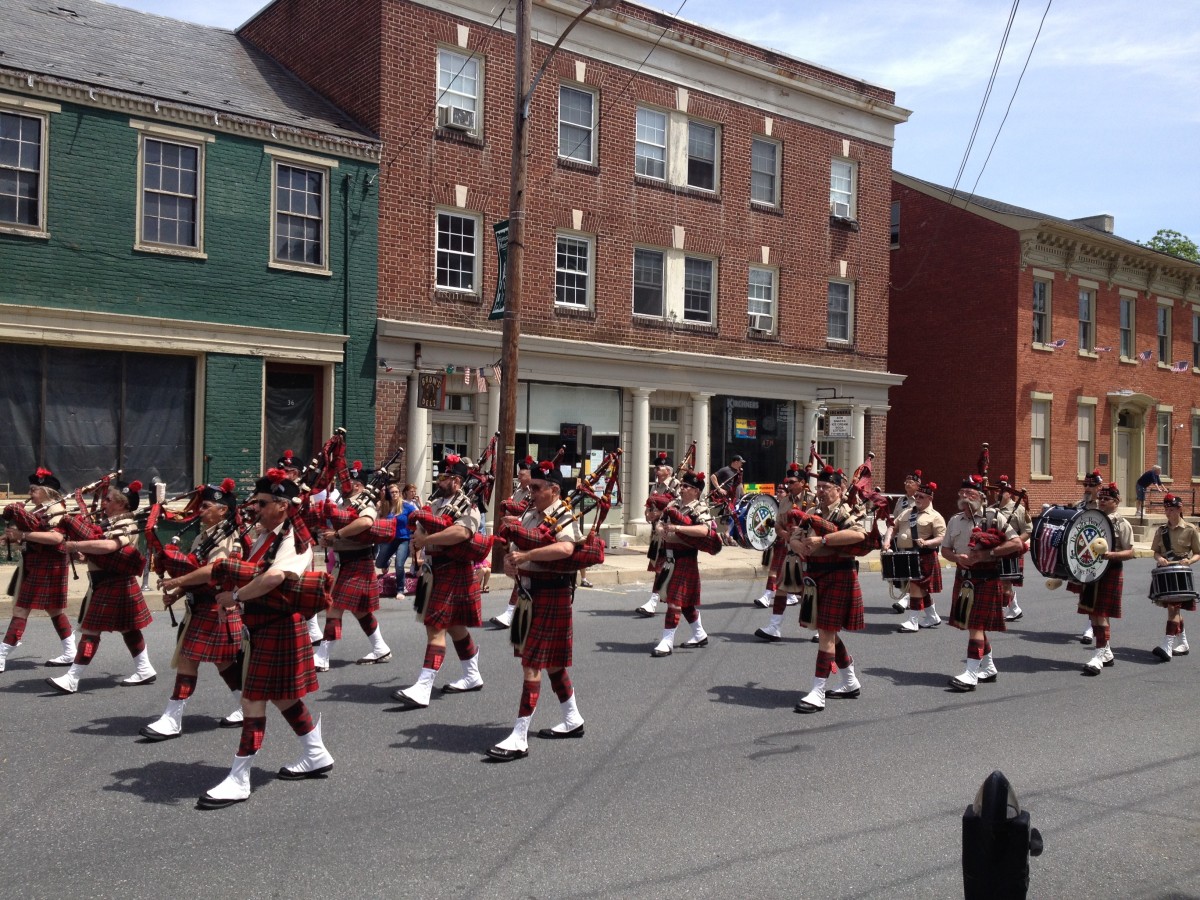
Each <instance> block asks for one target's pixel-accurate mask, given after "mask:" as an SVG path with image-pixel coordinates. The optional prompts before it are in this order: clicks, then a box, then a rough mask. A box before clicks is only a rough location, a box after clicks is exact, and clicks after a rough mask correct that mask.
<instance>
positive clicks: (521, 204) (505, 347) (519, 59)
mask: <svg viewBox="0 0 1200 900" xmlns="http://www.w3.org/2000/svg"><path fill="white" fill-rule="evenodd" d="M619 2H620V0H589V2H588V4H587V5H586V6H584V8H583V9H582V10H580V11H579V14H578V15H577V16H575V18H574V19H572V20H571V21H570V23H569V24H568V25H567V27H566V28H565V29H563V33H562V34H561V35H559V37H558V40H557V41H555V42H554V46H553V47H551V48H550V52H549V53H548V54H546V58H545V60H543V61H542V65H541V67H540V68H539V69H538V70H537V74H536V75H534V76H533V77H532V78H530V68H531V61H530V57H531V55H532V40H531V36H530V24H529V22H530V19H531V18H532V14H533V0H517V19H516V51H515V54H514V58H513V69H514V78H513V83H514V100H515V103H514V108H513V137H512V178H511V181H510V187H509V193H508V210H509V212H508V268H507V272H506V278H505V282H504V320H503V327H502V330H501V339H500V341H501V343H500V369H501V373H502V377H501V381H500V446H499V447H498V448H497V456H498V457H499V469H498V471H499V472H500V475H499V477H498V480H499V481H500V484H499V485H497V488H496V506H495V516H494V519H495V529H496V530H499V528H500V520H501V519H502V518H503V515H502V512H501V508H500V501H501V500H503V499H506V498H507V497H509V496H510V495H511V493H512V472H513V460H514V458H515V456H516V437H517V381H518V343H519V342H520V338H521V291H522V286H523V282H524V275H525V188H526V183H527V180H528V174H529V169H528V162H529V161H528V152H529V151H528V147H529V107H530V103H531V102H532V100H533V91H534V89H535V88H536V87H537V86H538V82H539V81H541V79H542V76H543V75H544V74H545V73H546V67H547V66H549V65H550V60H551V59H553V58H554V54H555V53H556V52H558V48H559V47H561V46H562V44H563V41H564V40H566V38H567V35H568V34H570V33H571V29H573V28H574V27H575V26H576V25H578V24H579V23H580V22H581V21H583V18H584V17H585V16H587V15H588V14H589V13H590V12H592V11H593V10H597V9H612V8H613V7H614V6H616V5H617V4H618V3H619ZM503 553H504V548H502V547H499V546H498V547H497V548H496V552H495V560H494V562H493V565H499V563H500V558H501V557H502V556H503Z"/></svg>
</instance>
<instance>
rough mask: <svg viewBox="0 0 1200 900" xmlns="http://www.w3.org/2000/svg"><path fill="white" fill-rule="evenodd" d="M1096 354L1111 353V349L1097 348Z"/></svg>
mask: <svg viewBox="0 0 1200 900" xmlns="http://www.w3.org/2000/svg"><path fill="white" fill-rule="evenodd" d="M1096 352H1097V353H1112V347H1097V348H1096Z"/></svg>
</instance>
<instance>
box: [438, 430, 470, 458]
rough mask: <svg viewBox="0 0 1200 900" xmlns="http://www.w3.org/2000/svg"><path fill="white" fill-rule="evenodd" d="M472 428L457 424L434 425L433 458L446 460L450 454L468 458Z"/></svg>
mask: <svg viewBox="0 0 1200 900" xmlns="http://www.w3.org/2000/svg"><path fill="white" fill-rule="evenodd" d="M470 439H471V426H470V425H465V424H462V423H457V422H434V423H433V458H434V459H435V460H440V459H445V458H446V456H447V455H448V454H451V453H457V454H458V455H459V456H467V455H469V453H470V446H471V444H470Z"/></svg>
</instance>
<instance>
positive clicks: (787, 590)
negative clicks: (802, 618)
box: [754, 463, 808, 643]
mask: <svg viewBox="0 0 1200 900" xmlns="http://www.w3.org/2000/svg"><path fill="white" fill-rule="evenodd" d="M783 487H784V490H783V494H782V496H780V497H779V498H778V499H779V511H778V512H777V513H776V515H775V543H774V544H773V545H772V546H771V565H770V568H769V570H768V575H767V593H765V594H763V597H767V596H770V600H771V621H770V622H769V623H767V627H766V628H759V629H758V630H757V631H755V632H754V636H755V637H756V638H759V639H760V640H763V641H767V642H769V643H775V642H776V641H781V640H783V634H782V633H781V631H780V625H782V624H783V614H784V612H785V611H786V609H787V607H789V606H795V605H796V604H797V603H799V602H800V597H799V596H798V595H797V594H796V593H795V590H796V589H797V588H798V587H799V586H798V585H794V584H790V583H789V584H786V585H785V584H784V583H783V581H784V579H783V567H784V563H785V561H786V560H787V557H788V554H789V553H791V550H790V549H789V547H788V542H789V538H790V536H791V533H792V529H793V528H794V527H796V525H797V524H798V523H799V522H800V521H801V518H800V514H801V513H803V511H804V502H803V501H804V493H805V491H806V490H807V489H808V485H807V483H806V482H805V481H804V471H803V470H802V469H801V468H800V464H799V463H792V464H791V465H789V466H788V468H787V471H786V472H785V473H784V475H783ZM792 559H793V561H798V559H799V558H798V557H797V556H796V555H795V554H794V553H792ZM763 597H760V598H759V599H758V600H755V601H754V602H755V603H756V604H758V605H760V606H761V605H764V604H762V602H761V601H762V599H763Z"/></svg>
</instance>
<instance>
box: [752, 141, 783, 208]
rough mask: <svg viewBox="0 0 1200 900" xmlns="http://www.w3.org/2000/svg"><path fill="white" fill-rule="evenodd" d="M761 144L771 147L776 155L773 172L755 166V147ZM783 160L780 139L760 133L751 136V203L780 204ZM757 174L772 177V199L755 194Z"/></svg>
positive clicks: (763, 204) (774, 205)
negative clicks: (780, 180) (780, 176)
mask: <svg viewBox="0 0 1200 900" xmlns="http://www.w3.org/2000/svg"><path fill="white" fill-rule="evenodd" d="M760 144H761V145H762V146H764V147H770V148H771V152H772V153H773V154H774V155H775V165H774V167H773V169H772V171H771V172H764V171H762V170H760V169H756V168H755V167H754V149H755V147H756V146H758V145H760ZM782 160H783V145H782V144H781V143H780V142H779V141H776V140H772V139H771V138H769V137H763V136H762V135H758V134H756V135H754V136H753V137H751V139H750V202H751V203H756V204H758V205H760V206H771V207H778V206H779V188H780V184H779V173H780V172H781V171H782ZM755 175H758V176H760V177H764V178H765V177H767V176H769V177H770V179H771V199H770V200H763V199H762V198H760V197H755V196H754V176H755Z"/></svg>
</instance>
